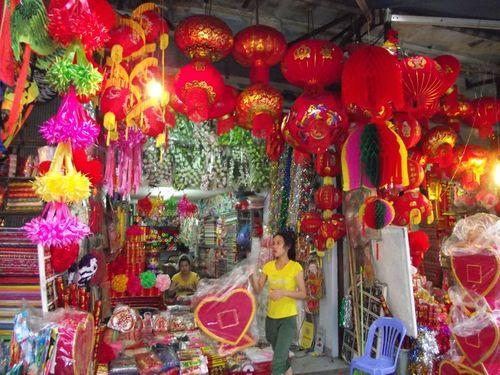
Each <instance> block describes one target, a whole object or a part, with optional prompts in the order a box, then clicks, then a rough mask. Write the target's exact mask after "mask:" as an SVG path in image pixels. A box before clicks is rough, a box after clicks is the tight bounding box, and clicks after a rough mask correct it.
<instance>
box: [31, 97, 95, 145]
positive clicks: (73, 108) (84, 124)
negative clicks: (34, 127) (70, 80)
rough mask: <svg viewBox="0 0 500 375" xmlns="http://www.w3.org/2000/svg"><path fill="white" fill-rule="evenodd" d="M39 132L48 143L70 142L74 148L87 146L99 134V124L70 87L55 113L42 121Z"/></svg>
mask: <svg viewBox="0 0 500 375" xmlns="http://www.w3.org/2000/svg"><path fill="white" fill-rule="evenodd" d="M40 133H41V134H42V136H43V138H44V139H45V140H46V141H47V143H48V144H50V145H55V144H58V143H59V142H70V143H71V145H72V146H73V147H74V148H87V147H88V146H91V145H93V144H94V143H95V141H96V139H97V137H98V136H99V125H98V124H97V123H96V122H95V120H94V119H93V118H92V117H90V115H89V114H88V113H87V111H86V110H85V108H83V106H82V105H81V103H80V102H79V101H78V99H77V97H76V93H75V89H74V88H73V87H71V88H70V90H69V92H68V94H67V95H66V96H65V97H64V99H63V101H62V103H61V106H60V107H59V110H58V111H57V114H56V115H55V116H52V117H51V118H50V119H49V120H47V121H45V122H44V123H43V125H42V126H41V127H40Z"/></svg>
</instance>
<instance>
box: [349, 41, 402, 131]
mask: <svg viewBox="0 0 500 375" xmlns="http://www.w3.org/2000/svg"><path fill="white" fill-rule="evenodd" d="M401 82H402V79H401V68H400V66H399V62H398V60H397V59H396V57H394V56H393V55H391V54H390V53H389V52H388V51H387V50H386V49H385V48H382V47H377V46H363V47H360V48H357V49H356V50H355V51H354V52H353V53H352V54H351V56H350V57H349V59H348V60H347V61H346V62H345V64H344V69H343V71H342V102H343V103H344V105H345V106H346V108H347V110H348V112H349V114H351V113H356V112H359V113H361V114H362V115H363V117H365V118H366V119H367V121H370V120H371V121H374V120H377V119H379V120H385V119H387V118H389V117H390V114H391V113H392V110H393V109H396V110H399V109H401V108H402V107H403V105H404V101H403V88H402V84H401ZM358 116H359V115H358Z"/></svg>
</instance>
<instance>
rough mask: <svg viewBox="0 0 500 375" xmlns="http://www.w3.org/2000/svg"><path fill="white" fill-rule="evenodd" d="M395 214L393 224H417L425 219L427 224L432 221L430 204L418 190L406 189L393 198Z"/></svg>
mask: <svg viewBox="0 0 500 375" xmlns="http://www.w3.org/2000/svg"><path fill="white" fill-rule="evenodd" d="M394 210H395V212H396V216H395V217H394V220H393V224H395V225H400V226H405V225H418V224H420V223H421V222H422V220H425V221H426V222H427V224H430V223H432V221H434V216H433V212H432V205H431V204H430V202H429V200H428V199H427V198H426V197H425V196H423V194H422V193H420V192H419V191H406V192H404V193H403V194H402V195H401V196H399V197H397V198H396V199H395V200H394Z"/></svg>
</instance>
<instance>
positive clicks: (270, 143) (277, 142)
mask: <svg viewBox="0 0 500 375" xmlns="http://www.w3.org/2000/svg"><path fill="white" fill-rule="evenodd" d="M284 150H285V141H284V140H283V136H282V135H281V129H280V126H279V124H274V126H273V130H272V131H271V134H269V136H268V137H267V139H266V154H267V157H268V158H269V160H271V161H278V160H279V159H280V156H281V154H282V153H283V151H284Z"/></svg>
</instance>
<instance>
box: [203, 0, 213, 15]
mask: <svg viewBox="0 0 500 375" xmlns="http://www.w3.org/2000/svg"><path fill="white" fill-rule="evenodd" d="M205 15H207V16H211V15H212V0H208V1H207V0H205Z"/></svg>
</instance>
